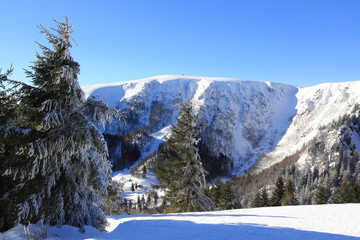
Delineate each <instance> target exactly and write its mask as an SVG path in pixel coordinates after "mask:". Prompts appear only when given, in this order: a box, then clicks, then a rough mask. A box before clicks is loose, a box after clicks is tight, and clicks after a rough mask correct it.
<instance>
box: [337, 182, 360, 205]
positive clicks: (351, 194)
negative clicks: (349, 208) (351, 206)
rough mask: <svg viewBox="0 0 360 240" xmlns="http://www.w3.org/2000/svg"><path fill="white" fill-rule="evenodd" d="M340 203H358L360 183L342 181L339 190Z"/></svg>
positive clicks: (359, 200)
mask: <svg viewBox="0 0 360 240" xmlns="http://www.w3.org/2000/svg"><path fill="white" fill-rule="evenodd" d="M340 202H341V203H360V185H358V184H356V183H350V182H347V181H346V182H344V183H343V184H342V185H341V192H340Z"/></svg>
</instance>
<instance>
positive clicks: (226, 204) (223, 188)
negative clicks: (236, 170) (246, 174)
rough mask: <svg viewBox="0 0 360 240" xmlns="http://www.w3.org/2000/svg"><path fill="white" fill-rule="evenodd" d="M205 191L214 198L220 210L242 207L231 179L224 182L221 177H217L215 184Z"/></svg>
mask: <svg viewBox="0 0 360 240" xmlns="http://www.w3.org/2000/svg"><path fill="white" fill-rule="evenodd" d="M203 192H204V194H205V195H207V196H208V197H210V198H211V200H213V202H214V203H215V206H216V208H217V209H219V210H227V209H238V208H241V204H240V203H239V202H238V200H237V198H236V196H235V192H234V190H233V189H232V187H231V182H230V181H228V182H226V183H222V182H221V180H220V179H216V181H215V185H214V186H213V187H211V188H210V187H207V188H205V189H204V190H203Z"/></svg>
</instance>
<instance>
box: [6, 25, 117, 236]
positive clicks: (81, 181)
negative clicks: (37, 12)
mask: <svg viewBox="0 0 360 240" xmlns="http://www.w3.org/2000/svg"><path fill="white" fill-rule="evenodd" d="M55 21H56V20H55ZM56 23H57V29H55V32H50V31H49V30H47V29H46V28H44V27H42V26H40V29H41V33H43V34H45V36H46V37H47V40H48V41H49V43H50V44H51V46H52V47H47V46H44V45H40V48H41V50H42V54H37V55H36V58H37V60H36V61H35V62H34V63H33V66H31V70H30V71H27V75H28V77H30V78H31V81H32V84H33V86H27V85H24V86H23V87H22V88H21V89H20V93H21V94H22V97H21V101H20V102H19V110H18V113H17V114H18V118H20V119H22V123H21V128H22V129H23V133H24V135H26V136H25V137H23V138H22V142H21V144H17V145H16V146H17V151H16V154H17V159H16V161H13V162H12V163H9V164H8V166H7V167H6V171H5V172H4V174H5V175H4V176H6V177H8V178H9V179H11V180H12V188H11V189H10V188H8V192H7V195H6V198H7V199H8V201H7V207H9V209H8V210H7V211H5V212H3V211H2V216H1V220H2V221H3V220H4V219H5V220H6V219H7V220H11V221H12V222H11V225H16V224H18V223H28V222H37V221H39V220H44V222H45V223H48V224H52V225H63V224H69V225H72V226H77V227H80V228H82V227H83V226H84V225H92V226H94V227H96V228H100V229H101V228H103V227H104V226H105V225H106V218H105V215H104V213H103V211H102V210H101V209H100V208H99V205H100V204H101V197H100V194H105V193H106V191H107V186H108V183H109V179H110V171H111V166H110V163H109V162H108V160H107V147H106V143H105V141H104V138H103V136H102V134H101V133H100V132H99V130H98V128H97V127H95V126H94V124H93V123H92V122H91V121H90V120H89V119H88V116H87V115H85V113H84V108H85V107H87V106H89V103H87V102H86V100H85V98H84V95H83V91H82V89H81V88H80V86H79V83H78V80H77V76H78V74H79V71H80V68H79V64H78V63H77V62H75V61H74V60H73V58H72V56H71V54H70V48H71V47H72V43H71V36H70V35H71V33H72V31H73V30H72V26H71V25H70V24H69V22H68V19H67V18H66V21H65V23H62V22H59V21H56ZM90 105H91V106H93V107H95V108H96V105H94V104H90ZM92 112H96V111H94V110H92ZM95 118H96V116H95ZM2 197H3V196H2ZM5 207H6V206H5ZM8 227H11V226H8Z"/></svg>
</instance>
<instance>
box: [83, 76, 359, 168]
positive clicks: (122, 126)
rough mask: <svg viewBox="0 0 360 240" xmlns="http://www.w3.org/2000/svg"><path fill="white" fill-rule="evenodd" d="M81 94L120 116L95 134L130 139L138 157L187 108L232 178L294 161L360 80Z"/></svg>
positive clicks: (108, 88)
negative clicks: (123, 118) (189, 105)
mask: <svg viewBox="0 0 360 240" xmlns="http://www.w3.org/2000/svg"><path fill="white" fill-rule="evenodd" d="M83 89H84V91H85V93H86V96H87V97H89V96H93V97H95V98H96V99H98V100H103V101H104V102H106V103H107V104H108V105H109V106H111V107H116V108H118V109H121V110H122V111H123V112H124V114H125V116H126V122H124V121H114V122H113V123H111V124H109V125H107V126H106V127H105V128H104V129H102V131H103V132H104V133H106V134H110V135H122V136H125V135H126V136H130V137H129V138H128V140H127V141H128V142H129V139H130V140H131V144H136V145H137V147H138V148H139V150H140V152H141V157H140V158H141V159H143V158H145V157H146V156H147V155H149V154H150V153H152V152H153V151H155V150H156V149H157V147H158V145H159V144H160V143H161V142H162V141H164V139H165V137H166V136H167V135H168V134H170V126H171V125H172V124H174V123H175V122H176V119H177V117H178V115H179V110H180V108H181V107H182V106H183V105H185V104H187V103H188V102H191V103H192V104H193V105H194V109H195V111H196V113H197V114H198V116H199V124H202V125H206V128H205V129H204V130H203V132H202V133H201V138H202V142H203V143H204V144H205V146H206V149H207V153H208V154H210V155H212V156H213V157H214V158H218V159H224V156H225V158H226V159H229V163H227V164H229V166H228V167H229V168H230V173H231V174H232V175H240V174H242V173H244V172H246V171H250V172H252V173H256V172H260V171H262V170H263V169H266V168H269V167H271V166H273V165H274V164H276V163H279V162H281V161H282V160H283V159H285V158H286V157H287V156H292V155H294V154H295V153H297V152H299V151H300V150H301V149H303V148H304V146H307V145H308V144H309V143H311V142H312V141H314V138H316V137H317V136H319V134H320V133H321V131H323V129H324V128H326V127H327V126H329V125H330V124H331V122H334V121H338V120H339V119H340V118H342V117H343V116H345V115H346V114H349V113H352V112H354V106H355V104H356V103H358V102H360V94H359V92H360V82H348V83H332V84H322V85H318V86H314V87H310V88H297V87H294V86H290V85H286V84H279V83H269V82H255V81H244V80H238V79H221V78H204V77H191V76H182V75H179V76H174V75H169V76H158V77H152V78H147V79H142V80H137V81H129V82H120V83H116V84H105V85H95V86H88V87H84V88H83ZM332 141H335V140H332ZM128 144H130V143H128ZM327 144H331V143H330V142H329V143H327ZM325 145H326V144H325ZM355 145H356V144H355ZM359 145H360V144H359ZM355 148H357V149H360V146H357V145H356V146H355ZM308 156H309V155H308ZM309 158H311V159H313V158H312V157H309ZM311 159H308V158H307V157H305V155H303V156H302V157H301V159H299V161H298V164H299V165H302V166H306V165H307V163H310V162H311V161H313V160H311ZM255 163H256V164H255ZM254 164H255V165H254Z"/></svg>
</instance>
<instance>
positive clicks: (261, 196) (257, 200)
mask: <svg viewBox="0 0 360 240" xmlns="http://www.w3.org/2000/svg"><path fill="white" fill-rule="evenodd" d="M268 206H270V200H269V195H268V193H267V190H266V188H265V187H264V188H262V189H261V190H260V191H259V192H257V193H256V195H255V197H254V199H253V201H252V204H251V207H254V208H257V207H268Z"/></svg>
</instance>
